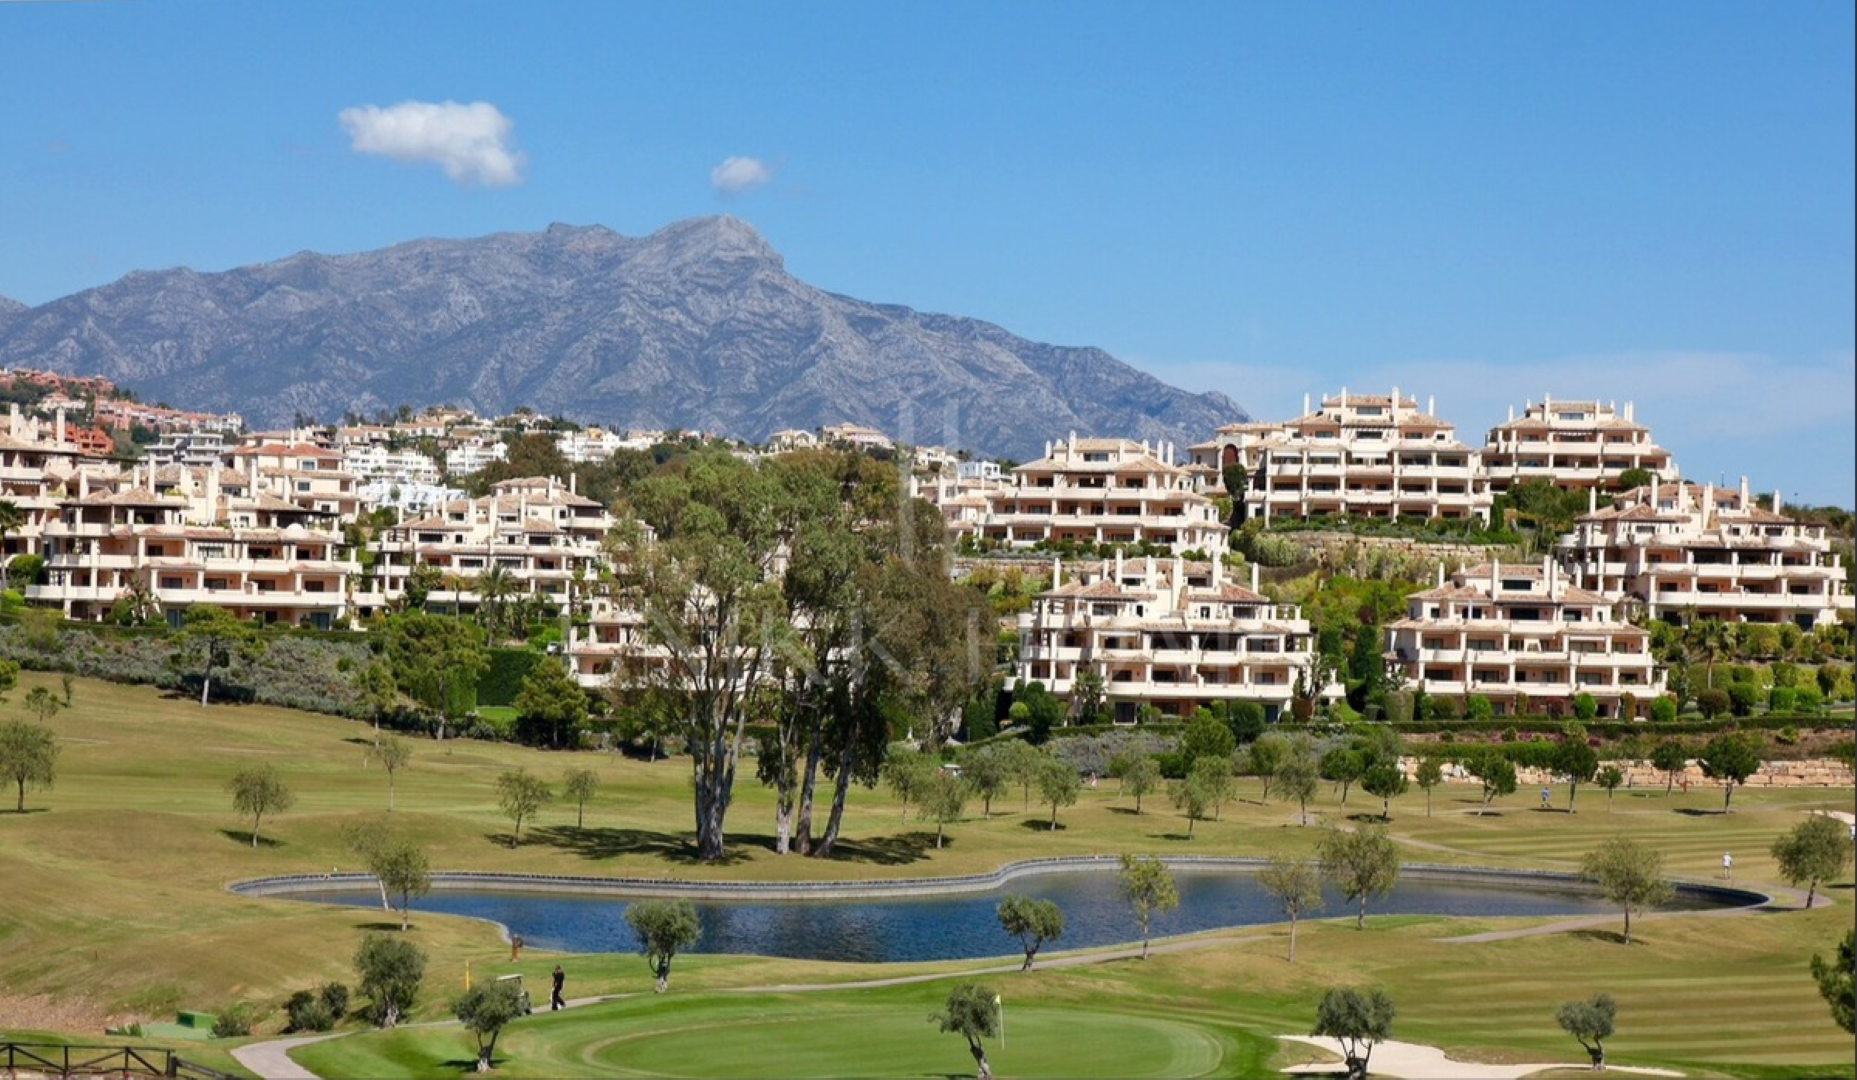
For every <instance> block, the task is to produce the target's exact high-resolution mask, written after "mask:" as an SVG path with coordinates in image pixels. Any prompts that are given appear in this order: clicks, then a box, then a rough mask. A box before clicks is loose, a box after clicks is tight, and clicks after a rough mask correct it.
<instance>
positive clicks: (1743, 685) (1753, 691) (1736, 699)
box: [1728, 682, 1760, 716]
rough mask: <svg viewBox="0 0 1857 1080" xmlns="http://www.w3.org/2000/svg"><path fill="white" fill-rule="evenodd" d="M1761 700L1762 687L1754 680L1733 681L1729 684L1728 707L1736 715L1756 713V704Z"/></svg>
mask: <svg viewBox="0 0 1857 1080" xmlns="http://www.w3.org/2000/svg"><path fill="white" fill-rule="evenodd" d="M1759 700H1760V687H1758V686H1755V685H1754V684H1753V683H1752V682H1732V683H1729V684H1728V707H1729V708H1730V709H1732V710H1733V711H1734V714H1735V715H1736V716H1752V715H1754V705H1755V703H1756V702H1758V701H1759Z"/></svg>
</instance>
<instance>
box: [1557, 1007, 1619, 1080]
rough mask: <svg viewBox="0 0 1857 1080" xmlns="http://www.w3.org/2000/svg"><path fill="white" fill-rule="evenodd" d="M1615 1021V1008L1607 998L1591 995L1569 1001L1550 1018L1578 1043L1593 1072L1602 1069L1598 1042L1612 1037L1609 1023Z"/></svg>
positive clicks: (1602, 1055)
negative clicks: (1588, 1058) (1590, 1060)
mask: <svg viewBox="0 0 1857 1080" xmlns="http://www.w3.org/2000/svg"><path fill="white" fill-rule="evenodd" d="M1617 1018H1618V1004H1617V1003H1616V1002H1614V1001H1613V1000H1612V995H1610V994H1594V995H1593V996H1592V997H1590V998H1588V999H1587V1000H1585V1001H1569V1002H1567V1003H1566V1004H1565V1005H1562V1006H1561V1007H1560V1010H1559V1011H1558V1012H1556V1013H1555V1014H1554V1020H1555V1022H1556V1023H1558V1024H1559V1025H1560V1029H1561V1030H1562V1031H1565V1032H1566V1033H1567V1034H1569V1035H1571V1036H1573V1037H1574V1038H1576V1039H1578V1040H1580V1045H1581V1046H1582V1047H1583V1048H1585V1050H1586V1053H1587V1055H1588V1056H1590V1057H1591V1058H1592V1059H1593V1068H1595V1069H1603V1068H1605V1067H1606V1051H1605V1047H1604V1046H1603V1045H1602V1041H1603V1040H1605V1039H1609V1038H1611V1037H1612V1030H1613V1022H1614V1021H1615V1020H1616V1019H1617Z"/></svg>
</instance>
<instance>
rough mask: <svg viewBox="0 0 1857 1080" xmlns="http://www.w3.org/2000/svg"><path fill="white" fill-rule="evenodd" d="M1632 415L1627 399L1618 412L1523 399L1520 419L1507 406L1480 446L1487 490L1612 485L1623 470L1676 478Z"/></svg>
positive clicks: (1609, 405)
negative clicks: (1538, 484) (1539, 483)
mask: <svg viewBox="0 0 1857 1080" xmlns="http://www.w3.org/2000/svg"><path fill="white" fill-rule="evenodd" d="M1632 413H1633V407H1632V403H1631V402H1629V401H1627V402H1626V403H1625V408H1624V411H1623V412H1622V413H1621V412H1620V411H1619V408H1618V405H1617V403H1616V402H1601V401H1555V400H1554V399H1553V398H1552V397H1550V396H1547V395H1543V396H1542V398H1541V403H1540V404H1539V405H1537V404H1535V403H1534V402H1532V401H1530V402H1527V403H1525V404H1524V405H1523V407H1522V415H1521V416H1520V417H1517V416H1516V415H1515V409H1514V408H1513V407H1511V408H1510V409H1509V420H1508V422H1507V423H1504V424H1498V425H1497V426H1496V427H1493V428H1491V429H1490V431H1489V439H1488V441H1487V442H1486V443H1485V445H1484V447H1483V472H1484V474H1485V475H1486V476H1487V477H1488V480H1489V488H1490V493H1491V494H1492V495H1500V494H1502V493H1503V492H1506V491H1508V490H1509V489H1510V488H1511V487H1513V486H1515V485H1516V484H1523V483H1527V482H1529V481H1531V480H1545V481H1547V482H1548V483H1550V484H1553V485H1554V486H1555V487H1561V488H1566V489H1568V490H1571V491H1579V490H1582V489H1587V488H1611V487H1614V486H1616V485H1617V483H1618V477H1619V474H1620V473H1622V472H1625V471H1626V470H1627V469H1643V470H1645V471H1646V472H1649V473H1652V474H1654V475H1656V476H1658V477H1661V478H1662V479H1665V480H1671V479H1674V478H1675V477H1676V475H1677V466H1676V463H1675V462H1674V461H1672V460H1671V459H1670V452H1669V451H1668V450H1665V449H1664V448H1663V447H1661V446H1658V445H1657V443H1656V442H1655V441H1654V440H1653V439H1652V438H1651V429H1650V428H1649V427H1646V426H1645V425H1643V424H1640V423H1638V422H1637V420H1636V419H1635V418H1634V417H1633V415H1632Z"/></svg>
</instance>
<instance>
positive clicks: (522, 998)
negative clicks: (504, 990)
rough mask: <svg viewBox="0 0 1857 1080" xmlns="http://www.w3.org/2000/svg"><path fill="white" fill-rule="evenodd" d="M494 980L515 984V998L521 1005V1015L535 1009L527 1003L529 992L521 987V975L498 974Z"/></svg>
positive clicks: (525, 1014)
mask: <svg viewBox="0 0 1857 1080" xmlns="http://www.w3.org/2000/svg"><path fill="white" fill-rule="evenodd" d="M496 981H497V982H500V983H514V984H515V986H516V1000H517V1001H518V1002H520V1003H521V1005H522V1015H524V1016H527V1015H529V1014H530V1013H532V1012H534V1011H535V1007H534V1006H533V1005H531V1004H530V1003H529V992H528V991H527V990H525V989H523V986H522V976H521V975H498V976H497V977H496Z"/></svg>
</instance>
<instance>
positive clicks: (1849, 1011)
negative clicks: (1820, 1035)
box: [1812, 930, 1857, 1031]
mask: <svg viewBox="0 0 1857 1080" xmlns="http://www.w3.org/2000/svg"><path fill="white" fill-rule="evenodd" d="M1853 952H1857V934H1853V933H1852V931H1849V930H1846V931H1844V940H1843V941H1841V942H1839V943H1838V958H1837V962H1836V963H1828V962H1826V960H1825V958H1824V957H1823V956H1820V955H1819V954H1817V953H1813V954H1812V978H1813V980H1814V981H1815V982H1817V983H1818V993H1819V996H1820V997H1822V998H1824V999H1825V1003H1826V1004H1828V1005H1830V1006H1831V1019H1832V1020H1834V1021H1836V1022H1837V1025H1838V1026H1839V1027H1841V1028H1843V1029H1844V1030H1845V1031H1857V991H1853V989H1852V972H1853V969H1857V956H1854V955H1853Z"/></svg>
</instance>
